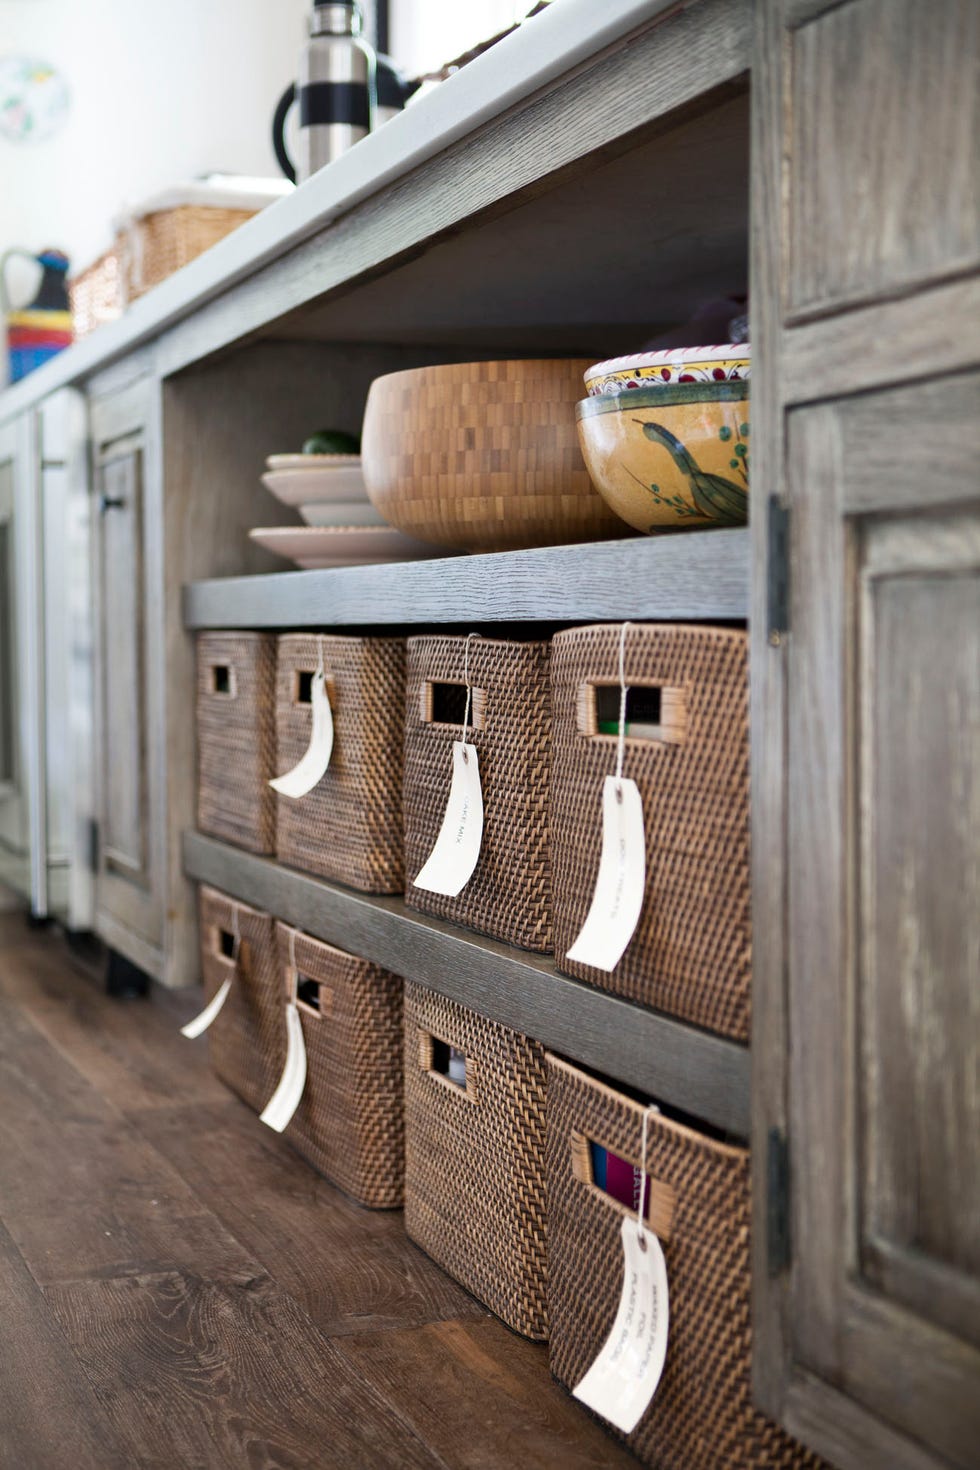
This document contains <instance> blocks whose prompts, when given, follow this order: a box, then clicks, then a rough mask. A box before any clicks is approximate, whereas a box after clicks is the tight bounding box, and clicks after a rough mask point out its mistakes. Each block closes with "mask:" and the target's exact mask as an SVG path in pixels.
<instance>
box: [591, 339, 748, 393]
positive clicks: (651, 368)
mask: <svg viewBox="0 0 980 1470" xmlns="http://www.w3.org/2000/svg"><path fill="white" fill-rule="evenodd" d="M751 368H752V349H751V347H750V346H749V344H748V343H747V342H740V343H733V342H725V343H722V344H721V345H720V346H718V347H665V348H661V349H660V350H659V351H657V352H634V353H633V354H632V355H631V356H630V357H613V358H610V360H609V361H608V362H597V363H596V364H595V366H594V367H590V368H587V369H586V372H585V391H586V393H588V395H589V397H590V398H592V397H594V396H595V395H596V394H597V393H624V392H625V391H626V389H627V388H662V387H666V386H668V385H671V384H674V383H723V382H737V381H740V380H741V379H746V380H747V379H748V378H749V377H750V376H751Z"/></svg>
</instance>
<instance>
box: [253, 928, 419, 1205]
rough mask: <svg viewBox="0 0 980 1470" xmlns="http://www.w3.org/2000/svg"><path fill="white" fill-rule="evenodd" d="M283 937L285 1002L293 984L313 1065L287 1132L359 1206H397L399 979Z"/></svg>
mask: <svg viewBox="0 0 980 1470" xmlns="http://www.w3.org/2000/svg"><path fill="white" fill-rule="evenodd" d="M276 944H277V948H278V959H279V975H280V1005H281V1004H282V1002H283V1000H284V999H287V998H289V997H290V996H292V995H293V993H294V987H295V993H296V996H297V1007H298V1009H299V1012H300V1023H301V1025H302V1028H303V1040H304V1042H305V1045H306V1064H307V1071H306V1087H305V1089H304V1092H303V1097H302V1100H301V1101H300V1104H299V1107H298V1108H297V1110H296V1112H295V1114H294V1115H293V1118H292V1120H291V1122H290V1123H289V1124H288V1126H287V1128H286V1132H285V1137H286V1139H287V1140H288V1141H289V1142H290V1143H291V1144H292V1146H293V1147H294V1148H295V1149H296V1150H297V1152H299V1153H300V1154H302V1155H303V1157H304V1158H305V1159H307V1160H308V1162H309V1163H311V1164H312V1165H313V1166H314V1168H316V1169H319V1171H320V1173H321V1174H323V1175H324V1176H325V1177H326V1178H327V1179H329V1180H330V1181H331V1183H333V1184H336V1185H338V1186H339V1188H340V1189H342V1190H343V1191H344V1192H345V1193H346V1194H349V1195H350V1196H351V1198H352V1199H355V1200H357V1201H358V1203H359V1204H362V1205H367V1206H368V1207H369V1208H372V1209H395V1208H397V1207H399V1206H400V1205H401V1203H402V1200H403V1196H404V1181H405V1105H404V1096H403V1091H404V1087H403V1083H404V1078H403V1069H402V981H401V980H400V979H399V977H398V976H397V975H392V974H389V973H388V971H387V970H382V969H380V968H379V967H378V966H377V965H373V964H370V963H369V962H368V961H367V960H362V959H357V958H355V956H354V955H349V954H345V953H344V952H343V950H339V949H334V948H333V946H332V945H329V944H324V943H323V942H322V941H321V940H318V939H311V938H310V937H309V935H307V934H302V933H300V932H299V931H298V930H296V929H290V928H289V927H288V926H287V925H286V924H277V925H276ZM294 964H295V972H294V969H293V965H294Z"/></svg>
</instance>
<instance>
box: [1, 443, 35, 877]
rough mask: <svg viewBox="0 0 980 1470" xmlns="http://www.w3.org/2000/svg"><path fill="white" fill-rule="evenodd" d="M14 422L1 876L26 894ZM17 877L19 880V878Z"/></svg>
mask: <svg viewBox="0 0 980 1470" xmlns="http://www.w3.org/2000/svg"><path fill="white" fill-rule="evenodd" d="M17 448H18V436H17V433H16V426H7V427H5V428H4V429H3V431H2V432H0V880H3V881H5V882H7V883H8V884H14V885H15V886H17V887H18V888H20V889H22V890H23V891H24V892H26V893H28V894H29V892H30V874H29V871H28V841H29V839H28V831H27V800H26V789H25V772H24V762H23V755H22V740H21V699H20V683H21V681H20V674H19V659H18V647H17V633H16V629H17V625H18V621H19V620H18V616H17V601H18V599H17V587H16V580H15V578H16V564H17V560H18V558H17V530H18V522H17V519H16V518H15V504H16V499H17V497H16V495H15V485H16V478H17V473H18V456H17ZM18 879H19V881H18Z"/></svg>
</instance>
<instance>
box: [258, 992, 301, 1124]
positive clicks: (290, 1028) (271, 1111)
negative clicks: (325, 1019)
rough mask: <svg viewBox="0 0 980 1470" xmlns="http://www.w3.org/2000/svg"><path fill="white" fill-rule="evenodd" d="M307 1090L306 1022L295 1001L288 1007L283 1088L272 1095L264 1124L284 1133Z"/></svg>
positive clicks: (279, 1087)
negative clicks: (304, 1030)
mask: <svg viewBox="0 0 980 1470" xmlns="http://www.w3.org/2000/svg"><path fill="white" fill-rule="evenodd" d="M305 1087H306V1043H305V1041H304V1040H303V1023H302V1021H301V1020H300V1017H299V1011H298V1010H297V1008H296V1002H295V1001H292V1000H291V1001H289V1002H288V1003H287V1005H286V1065H285V1066H284V1067H283V1070H282V1078H281V1079H280V1082H279V1086H278V1087H277V1088H276V1090H275V1092H274V1093H273V1094H272V1096H271V1098H270V1099H269V1101H268V1103H267V1104H266V1107H265V1111H264V1112H263V1113H262V1119H261V1121H262V1122H263V1123H266V1124H268V1126H269V1127H270V1128H273V1129H274V1130H275V1131H276V1133H281V1132H282V1131H283V1129H284V1128H286V1127H287V1126H288V1124H289V1122H290V1120H291V1119H292V1116H293V1114H294V1113H295V1111H296V1109H297V1108H298V1107H299V1104H300V1099H301V1098H302V1096H303V1089H304V1088H305Z"/></svg>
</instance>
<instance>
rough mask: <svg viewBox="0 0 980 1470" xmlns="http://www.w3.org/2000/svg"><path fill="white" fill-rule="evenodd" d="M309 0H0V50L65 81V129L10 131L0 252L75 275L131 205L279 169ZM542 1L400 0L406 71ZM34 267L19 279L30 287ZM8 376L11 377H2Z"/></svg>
mask: <svg viewBox="0 0 980 1470" xmlns="http://www.w3.org/2000/svg"><path fill="white" fill-rule="evenodd" d="M310 3H311V0H163V3H158V0H157V3H155V0H0V55H16V54H26V55H35V56H37V57H38V58H40V59H41V60H44V61H48V62H50V63H51V64H52V65H54V66H55V67H57V68H58V69H59V70H60V71H61V72H62V73H63V74H64V76H65V77H66V78H67V80H68V83H69V86H70V88H71V93H72V108H71V114H70V117H69V119H68V123H67V125H66V126H65V127H64V128H63V129H62V131H61V132H60V133H59V134H57V135H56V136H55V137H53V138H50V139H48V140H46V141H42V142H40V143H34V144H16V143H11V142H10V141H9V140H7V139H5V138H2V137H0V251H3V250H6V249H8V248H9V247H10V246H11V245H21V246H24V247H25V248H27V249H29V250H38V249H41V248H42V247H45V246H56V247H59V248H60V249H62V250H65V251H67V253H68V254H69V255H70V256H71V258H72V262H73V265H74V267H75V268H76V269H81V268H82V267H83V266H85V265H87V264H88V263H89V262H90V261H91V260H92V259H94V258H95V256H96V255H98V254H99V253H100V252H101V251H102V250H103V249H104V248H105V247H106V246H107V245H108V243H109V241H110V238H111V229H110V226H111V220H112V218H113V216H114V215H116V214H117V213H119V212H120V210H121V209H122V208H124V207H125V206H126V204H129V203H135V202H138V201H139V199H140V198H142V197H144V196H146V195H148V194H151V193H153V192H154V191H155V190H157V189H159V188H165V187H167V186H168V185H170V184H173V183H176V182H179V181H180V180H181V179H187V178H191V177H193V176H194V175H196V174H201V173H207V172H211V171H227V172H231V173H245V174H256V175H266V176H270V177H277V176H278V168H277V165H276V162H275V157H274V155H273V152H272V146H271V143H270V141H269V130H270V124H271V119H272V113H273V111H274V108H275V104H276V101H277V100H278V98H279V96H280V94H281V92H282V90H283V88H284V87H285V86H286V85H287V83H288V82H289V81H290V80H291V79H292V78H293V76H294V75H295V71H296V58H297V54H298V51H299V48H300V46H301V44H302V41H303V38H304V36H305V34H306V15H307V13H308V11H309V9H310ZM532 3H533V0H390V5H391V37H390V49H391V52H392V54H393V56H394V58H395V60H396V61H397V62H398V63H399V65H401V66H402V67H403V68H404V69H405V70H406V71H407V72H408V73H409V74H411V75H418V74H419V73H420V72H422V71H425V70H431V69H435V68H437V67H438V66H440V65H442V64H443V63H444V62H445V61H447V60H449V59H451V58H452V57H453V56H456V55H459V54H460V53H461V52H463V51H465V50H466V49H468V48H469V47H470V46H472V45H474V44H476V43H477V42H478V41H480V40H484V39H486V38H487V37H488V36H491V35H493V34H495V33H496V32H497V31H499V30H501V29H503V28H504V27H505V26H507V25H509V24H510V23H511V22H512V21H513V20H515V19H516V18H518V17H519V16H522V15H524V14H525V13H526V12H527V10H528V9H530V7H531V4H532ZM28 276H29V273H28V274H27V275H25V274H23V273H22V274H20V275H19V276H18V275H16V274H15V275H14V277H13V279H14V285H15V291H16V288H17V285H18V282H19V283H20V284H21V288H22V292H23V290H24V282H25V281H27V279H28ZM0 376H2V375H0Z"/></svg>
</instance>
